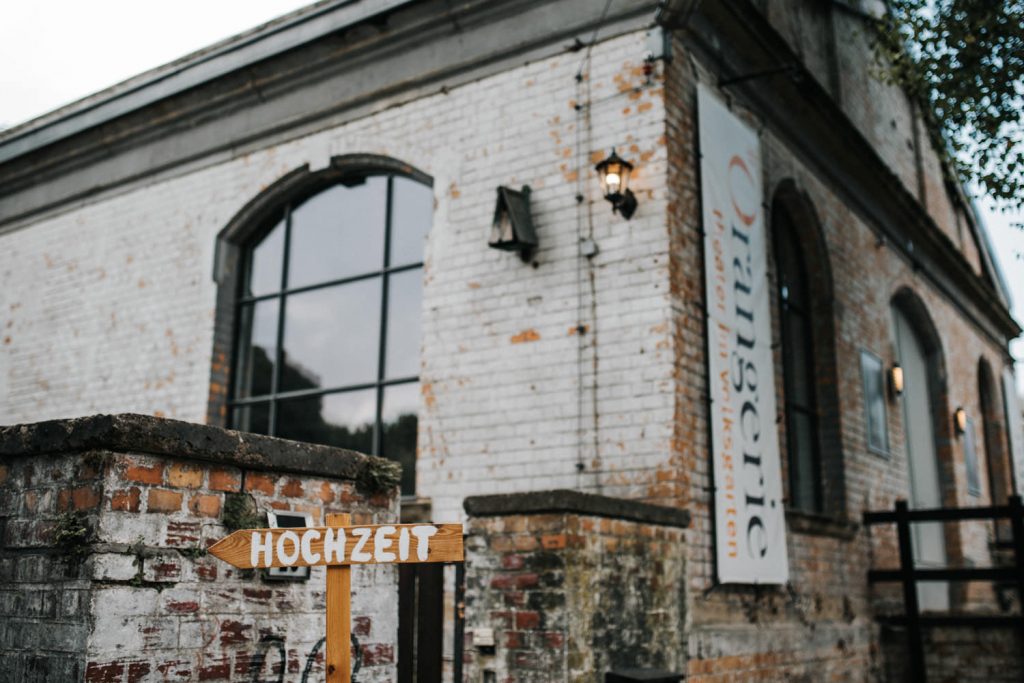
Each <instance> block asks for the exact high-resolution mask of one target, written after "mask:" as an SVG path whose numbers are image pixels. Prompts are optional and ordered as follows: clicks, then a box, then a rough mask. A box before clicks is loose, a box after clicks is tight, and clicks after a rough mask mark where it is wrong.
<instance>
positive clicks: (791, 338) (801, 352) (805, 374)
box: [773, 209, 822, 512]
mask: <svg viewBox="0 0 1024 683" xmlns="http://www.w3.org/2000/svg"><path fill="white" fill-rule="evenodd" d="M773 232H774V239H775V260H776V270H777V272H776V279H777V282H778V296H779V315H780V320H779V322H780V327H781V330H782V367H783V373H782V374H783V382H784V385H783V386H784V393H785V412H786V446H787V449H786V450H787V454H788V459H789V499H790V505H791V507H793V508H796V509H798V510H804V511H808V512H821V511H822V493H821V483H820V482H821V457H820V446H819V444H820V439H819V435H818V416H817V398H816V393H817V391H816V387H815V383H816V381H815V360H814V338H813V325H814V321H813V320H812V315H811V312H812V305H811V289H810V286H809V283H808V278H807V268H806V266H805V264H804V260H803V255H802V254H801V253H800V246H799V243H798V241H797V235H796V231H795V229H794V227H793V221H792V218H791V216H790V214H789V212H788V211H786V210H785V209H782V210H780V211H777V212H776V213H775V215H774V216H773Z"/></svg>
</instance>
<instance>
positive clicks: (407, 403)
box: [380, 383, 420, 494]
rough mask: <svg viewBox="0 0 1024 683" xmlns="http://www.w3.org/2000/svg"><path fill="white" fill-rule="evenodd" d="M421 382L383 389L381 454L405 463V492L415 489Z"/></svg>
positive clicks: (403, 483)
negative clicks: (417, 416)
mask: <svg viewBox="0 0 1024 683" xmlns="http://www.w3.org/2000/svg"><path fill="white" fill-rule="evenodd" d="M419 398H420V385H419V384H418V383H415V384H398V385H395V386H390V387H386V388H385V389H384V405H383V408H382V410H381V420H382V422H383V425H382V427H383V434H382V438H381V451H380V453H381V455H383V456H384V457H386V458H390V459H391V460H397V461H398V462H399V463H401V465H402V493H406V494H411V493H415V491H416V425H417V418H416V415H417V413H418V412H419Z"/></svg>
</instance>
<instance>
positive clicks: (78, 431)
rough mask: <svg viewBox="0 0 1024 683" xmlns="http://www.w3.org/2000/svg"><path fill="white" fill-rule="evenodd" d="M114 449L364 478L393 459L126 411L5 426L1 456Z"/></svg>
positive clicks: (0, 434) (0, 442)
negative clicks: (115, 413) (386, 459)
mask: <svg viewBox="0 0 1024 683" xmlns="http://www.w3.org/2000/svg"><path fill="white" fill-rule="evenodd" d="M93 450H109V451H118V452H127V453H147V454H151V455H166V456H173V457H177V458H185V459H190V460H201V461H206V462H214V463H218V464H222V465H234V466H237V467H244V468H249V469H261V470H269V471H273V472H290V473H295V474H310V475H316V476H326V477H337V478H341V479H354V480H361V479H363V478H364V477H366V475H367V474H368V472H369V470H372V469H375V468H378V467H379V465H381V464H383V463H385V462H386V463H387V464H388V465H389V466H391V465H393V464H394V463H392V462H391V461H385V460H384V459H383V458H377V457H374V456H369V455H363V454H362V453H357V452H356V451H350V450H347V449H344V448H335V447H332V446H320V445H317V444H311V443H303V442H299V441H289V440H287V439H279V438H276V437H272V436H263V435H260V434H250V433H248V432H236V431H232V430H229V429H221V428H219V427H211V426H208V425H200V424H194V423H192V422H183V421H181V420H170V419H167V418H161V417H152V416H149V415H138V414H134V413H121V414H117V415H90V416H88V417H78V418H70V419H63V420H48V421H46V422H34V423H31V424H20V425H12V426H9V427H0V461H3V460H4V459H7V458H12V457H24V456H31V455H51V454H58V453H77V452H82V451H93Z"/></svg>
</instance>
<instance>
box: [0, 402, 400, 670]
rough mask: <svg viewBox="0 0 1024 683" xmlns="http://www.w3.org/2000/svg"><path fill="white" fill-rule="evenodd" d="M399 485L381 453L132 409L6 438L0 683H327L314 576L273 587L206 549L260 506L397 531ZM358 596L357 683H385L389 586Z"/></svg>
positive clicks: (12, 432)
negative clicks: (343, 515)
mask: <svg viewBox="0 0 1024 683" xmlns="http://www.w3.org/2000/svg"><path fill="white" fill-rule="evenodd" d="M382 482H383V486H385V488H384V490H382V491H374V490H370V489H375V488H379V487H380V486H381V485H382ZM388 482H390V485H388ZM395 483H397V477H396V472H395V470H394V466H393V465H392V464H391V463H389V462H387V461H384V460H381V459H379V458H371V457H368V456H364V455H361V454H359V453H354V452H351V451H345V450H342V449H336V448H328V447H323V446H313V445H310V444H300V443H296V442H292V441H285V440H283V439H273V438H269V437H262V436H256V435H252V434H242V433H238V432H230V431H225V430H221V429H216V428H213V427H205V426H200V425H193V424H188V423H184V422H177V421H172V420H163V419H158V418H152V417H144V416H140V415H115V416H108V415H102V416H95V417H87V418H81V419H75V420H56V421H52V422H42V423H37V424H30V425H18V426H13V427H6V428H2V429H0V540H2V545H0V662H3V665H2V666H0V681H19V682H21V681H78V680H83V679H84V680H86V681H97V682H98V681H103V682H111V683H112V682H128V681H143V680H147V681H148V680H211V681H213V680H216V681H252V680H289V681H306V680H309V681H317V680H323V647H322V645H320V639H321V638H322V637H323V635H324V629H325V624H324V569H323V568H322V567H315V568H313V570H312V576H311V577H310V579H309V580H308V581H270V580H268V579H267V578H266V577H265V576H264V575H263V572H260V571H252V570H249V571H240V570H236V569H234V568H233V567H231V566H229V565H227V564H224V563H222V562H220V561H219V560H216V559H214V558H213V557H211V556H208V555H207V554H206V548H207V547H208V546H209V545H210V544H212V543H213V542H214V541H216V540H217V539H219V538H221V537H223V536H225V535H227V534H228V533H230V531H231V529H232V528H234V527H246V526H265V525H266V515H265V512H266V511H267V510H292V511H300V512H307V513H309V514H310V515H312V520H313V522H314V523H320V522H321V521H322V519H323V514H324V513H325V512H342V511H345V512H352V513H353V518H354V521H355V522H357V523H383V522H386V521H387V522H393V521H397V519H398V499H397V494H398V489H397V487H396V486H395V485H394V484H395ZM352 585H353V608H352V612H353V641H354V642H355V661H356V662H358V666H359V672H358V674H357V676H356V680H357V681H359V682H360V683H370V682H373V681H391V680H393V678H394V676H395V668H394V659H395V647H396V632H397V609H396V604H397V594H398V591H397V574H396V572H395V570H394V568H393V567H391V566H376V567H357V568H354V569H353V582H352Z"/></svg>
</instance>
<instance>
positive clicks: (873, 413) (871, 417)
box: [860, 352, 889, 453]
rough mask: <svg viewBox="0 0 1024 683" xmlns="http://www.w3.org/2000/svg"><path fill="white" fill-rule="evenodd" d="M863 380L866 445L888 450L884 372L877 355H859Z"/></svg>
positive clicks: (879, 449) (877, 449)
mask: <svg viewBox="0 0 1024 683" xmlns="http://www.w3.org/2000/svg"><path fill="white" fill-rule="evenodd" d="M860 362H861V374H862V375H863V381H864V412H865V419H866V420H867V433H868V447H869V448H872V449H874V450H876V451H879V452H882V453H887V452H888V451H889V432H888V427H887V425H886V407H885V373H884V371H883V369H882V361H881V359H880V358H878V357H877V356H875V355H873V354H870V353H867V352H863V353H861V356H860Z"/></svg>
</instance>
